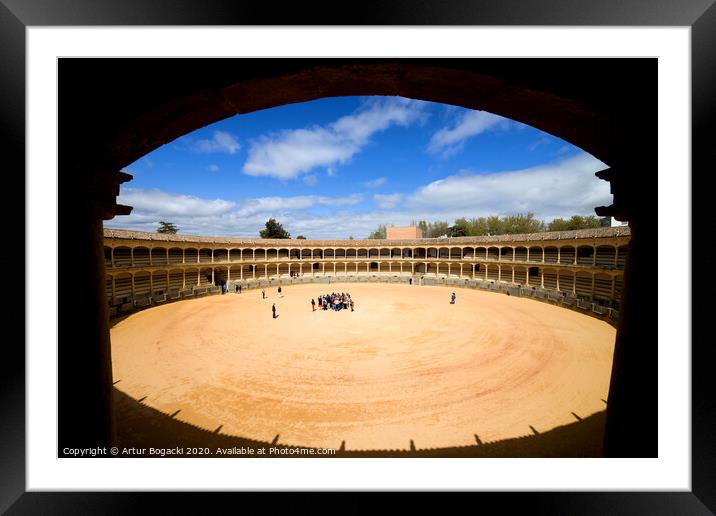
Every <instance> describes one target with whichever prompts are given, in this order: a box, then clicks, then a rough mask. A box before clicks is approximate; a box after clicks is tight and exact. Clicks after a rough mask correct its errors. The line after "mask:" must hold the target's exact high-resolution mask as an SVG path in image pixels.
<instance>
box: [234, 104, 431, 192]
mask: <svg viewBox="0 0 716 516" xmlns="http://www.w3.org/2000/svg"><path fill="white" fill-rule="evenodd" d="M423 106H424V103H423V102H421V101H416V100H410V99H404V98H402V97H388V98H379V99H371V100H369V101H367V102H366V103H365V104H364V105H363V106H362V108H361V109H360V110H359V111H358V112H357V113H355V114H352V115H348V116H344V117H341V118H340V119H338V120H337V121H336V122H334V123H332V124H329V125H328V126H326V127H322V126H313V127H310V128H307V129H292V130H284V131H281V132H279V133H274V134H269V135H263V136H260V137H259V138H257V139H255V140H252V141H251V147H250V149H249V156H248V159H247V161H246V163H245V164H244V167H243V171H244V173H245V174H248V175H250V176H269V177H274V178H277V179H293V178H296V177H298V176H299V175H301V174H303V173H306V172H309V171H310V170H312V169H313V168H315V167H319V166H323V167H327V168H328V172H327V173H328V175H333V169H332V168H331V167H332V166H334V165H337V164H341V163H345V162H347V161H348V160H350V159H351V158H352V157H353V156H354V155H355V154H357V153H358V152H360V151H361V149H362V148H363V147H364V146H365V145H367V144H368V143H369V141H370V137H371V136H372V135H373V134H375V133H377V132H380V131H384V130H386V129H388V128H389V127H391V126H393V125H399V126H403V127H405V126H408V125H410V124H412V123H413V122H415V121H417V120H420V119H421V118H424V116H425V113H424V111H423Z"/></svg>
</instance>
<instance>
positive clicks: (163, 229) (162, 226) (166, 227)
mask: <svg viewBox="0 0 716 516" xmlns="http://www.w3.org/2000/svg"><path fill="white" fill-rule="evenodd" d="M177 231H179V228H177V227H176V226H175V225H174V224H172V223H171V222H166V221H163V220H160V221H159V227H158V228H157V233H170V234H172V235H174V234H176V232H177Z"/></svg>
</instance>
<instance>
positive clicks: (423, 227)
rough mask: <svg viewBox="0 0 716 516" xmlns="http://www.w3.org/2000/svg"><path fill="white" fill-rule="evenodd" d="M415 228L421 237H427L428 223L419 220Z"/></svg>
mask: <svg viewBox="0 0 716 516" xmlns="http://www.w3.org/2000/svg"><path fill="white" fill-rule="evenodd" d="M417 226H418V227H419V228H420V231H421V233H422V235H423V237H427V236H428V223H427V222H425V221H424V220H421V221H420V222H418V224H417Z"/></svg>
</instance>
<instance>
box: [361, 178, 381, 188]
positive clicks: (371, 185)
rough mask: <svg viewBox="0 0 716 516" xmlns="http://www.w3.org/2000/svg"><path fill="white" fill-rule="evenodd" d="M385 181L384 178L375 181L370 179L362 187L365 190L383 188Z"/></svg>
mask: <svg viewBox="0 0 716 516" xmlns="http://www.w3.org/2000/svg"><path fill="white" fill-rule="evenodd" d="M386 181H387V180H386V178H384V177H379V178H376V179H371V180H370V181H366V182H365V183H363V186H365V187H367V188H378V187H379V186H383V185H384V184H385V182H386Z"/></svg>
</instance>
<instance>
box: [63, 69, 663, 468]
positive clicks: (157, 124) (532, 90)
mask: <svg viewBox="0 0 716 516" xmlns="http://www.w3.org/2000/svg"><path fill="white" fill-rule="evenodd" d="M139 61H142V63H141V64H139ZM618 61H619V60H617V61H609V60H599V59H597V60H588V61H587V62H584V61H582V62H580V61H579V60H549V59H545V60H542V59H540V60H515V59H510V60H489V59H463V60H415V59H402V60H398V59H393V60H389V59H380V60H364V59H344V60H338V59H332V60H328V59H313V60H311V59H288V60H286V59H271V60H248V61H245V62H244V66H229V65H230V64H231V63H229V62H228V61H227V60H221V59H216V60H183V59H172V60H138V61H133V60H125V59H111V60H101V59H99V60H96V59H95V60H85V59H82V60H80V59H64V60H60V64H59V77H60V82H59V113H60V116H59V127H58V128H59V185H60V186H59V219H60V225H59V231H60V233H59V237H60V238H59V240H60V242H61V244H60V245H61V247H63V248H66V249H72V250H73V253H60V254H59V270H60V271H61V274H62V275H61V277H60V285H59V290H60V291H63V292H64V293H66V292H70V291H71V292H72V294H71V295H72V296H73V303H67V304H66V305H67V306H66V307H60V313H59V318H60V319H61V320H62V321H63V324H61V325H60V329H59V340H60V342H59V345H58V355H59V370H60V378H59V407H58V409H59V413H60V414H61V415H62V416H61V419H60V423H59V441H60V443H61V446H70V447H83V446H86V445H87V443H90V442H91V443H94V444H93V446H95V445H96V446H100V445H103V444H105V445H110V444H111V443H112V442H113V440H114V436H113V414H112V407H111V399H112V377H111V365H110V364H111V360H110V342H109V333H108V327H107V307H106V303H104V302H103V301H104V299H105V296H106V293H105V288H106V282H105V275H104V253H103V247H102V246H103V239H102V220H108V219H111V218H113V217H114V216H115V215H118V214H126V213H129V211H130V210H131V208H129V207H123V206H118V205H117V204H116V195H117V194H118V185H119V184H121V183H123V182H126V181H127V180H129V179H131V176H129V175H128V174H123V173H122V172H120V171H121V170H122V168H123V167H125V166H127V165H129V164H130V163H132V162H134V161H136V159H138V158H140V157H141V156H143V155H145V154H147V153H148V152H150V151H152V150H154V149H156V148H157V147H159V146H161V145H163V144H165V143H168V142H171V141H172V140H174V139H176V138H178V137H179V136H182V135H184V134H186V133H188V132H190V131H192V130H194V129H197V128H199V127H203V126H205V125H207V124H209V123H212V122H216V121H218V120H221V119H223V118H226V117H229V116H232V115H234V114H237V113H248V112H251V111H256V110H259V109H265V108H269V107H274V106H279V105H283V104H288V103H293V102H302V101H307V100H313V99H317V98H321V97H331V96H343V95H400V96H404V97H409V98H414V99H422V100H429V101H435V102H441V103H447V104H453V105H459V106H464V107H467V108H471V109H481V110H487V111H490V112H493V113H496V114H499V115H502V116H505V117H508V118H511V119H514V120H518V121H521V122H523V123H526V124H529V125H532V126H534V127H537V128H539V129H541V130H544V131H546V132H548V133H550V134H553V135H555V136H559V137H561V138H563V139H564V140H567V141H569V142H571V143H573V144H575V145H577V146H578V147H581V148H582V149H584V150H586V151H588V152H590V153H591V154H592V155H594V156H595V157H597V158H599V159H600V160H602V161H603V162H604V163H606V164H607V165H609V166H610V167H611V170H610V171H609V172H608V173H606V174H603V176H600V177H604V178H605V179H608V180H610V181H611V182H612V187H613V193H614V195H615V202H614V205H613V206H612V207H610V208H609V209H607V210H602V211H601V212H600V214H604V215H609V214H613V215H617V216H618V218H621V219H623V220H629V221H630V225H631V227H632V240H631V243H630V248H629V259H628V260H627V263H626V266H625V273H624V294H623V299H622V312H623V313H624V314H625V315H624V317H623V318H622V320H621V321H620V328H619V333H618V336H617V345H616V351H615V357H614V363H615V365H614V370H613V375H612V384H611V389H612V390H611V392H610V397H609V405H608V409H607V410H608V417H607V440H606V443H607V454H608V455H612V456H632V457H637V456H655V453H656V434H655V433H654V432H655V430H654V429H655V428H657V426H656V414H657V411H656V351H655V348H652V347H650V346H649V345H648V343H642V342H639V335H640V333H641V332H640V329H639V328H638V321H640V320H649V315H650V313H651V311H652V308H653V307H652V304H653V302H652V301H649V300H650V299H656V296H655V295H654V294H653V293H654V290H655V284H654V282H653V281H652V279H651V278H650V277H649V275H648V273H647V272H645V271H646V270H647V265H642V266H637V265H635V263H637V262H639V261H640V260H642V261H643V262H646V261H647V260H648V258H647V255H646V253H645V252H644V251H643V250H642V246H648V245H650V243H651V242H653V241H655V239H654V234H655V233H654V232H655V229H652V228H651V227H650V226H649V225H648V223H647V222H648V220H649V218H650V217H651V209H652V203H655V199H656V196H655V191H656V189H655V185H656V181H654V184H653V186H652V185H650V184H648V183H644V177H645V176H646V174H651V173H652V171H653V172H654V177H655V171H656V152H655V149H656V108H655V106H656V104H655V102H656V82H655V77H656V62H655V60H621V62H618ZM234 64H235V63H234ZM138 66H140V67H142V69H141V72H140V71H139V70H138V69H137V67H138ZM138 73H139V74H141V75H142V77H143V79H144V80H143V81H134V82H133V81H123V80H118V78H121V77H131V76H134V75H136V74H138ZM600 77H612V78H614V80H612V81H609V80H595V78H600ZM88 127H91V128H92V130H91V131H87V128H88ZM80 134H81V135H82V136H83V137H82V138H78V137H77V135H80ZM636 192H638V194H637V193H636ZM645 192H648V194H645ZM69 220H72V222H73V223H72V224H71V225H69V224H66V223H64V222H66V221H69ZM642 221H644V223H642ZM642 253H643V254H642ZM630 292H632V293H633V294H630ZM637 296H638V297H640V298H641V299H642V300H643V299H646V300H647V301H648V302H640V300H639V299H637ZM70 304H71V305H72V310H68V309H67V307H69V306H70ZM88 320H92V321H94V322H93V323H92V324H88V323H87V321H88ZM630 321H633V323H632V322H630ZM632 325H633V326H632ZM68 328H72V333H71V334H70V333H69V330H67V329H68ZM627 341H629V343H628V344H631V345H628V344H627ZM632 371H633V372H634V375H632V374H631V372H632ZM647 435H648V436H651V435H653V436H654V437H653V438H651V437H647Z"/></svg>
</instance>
